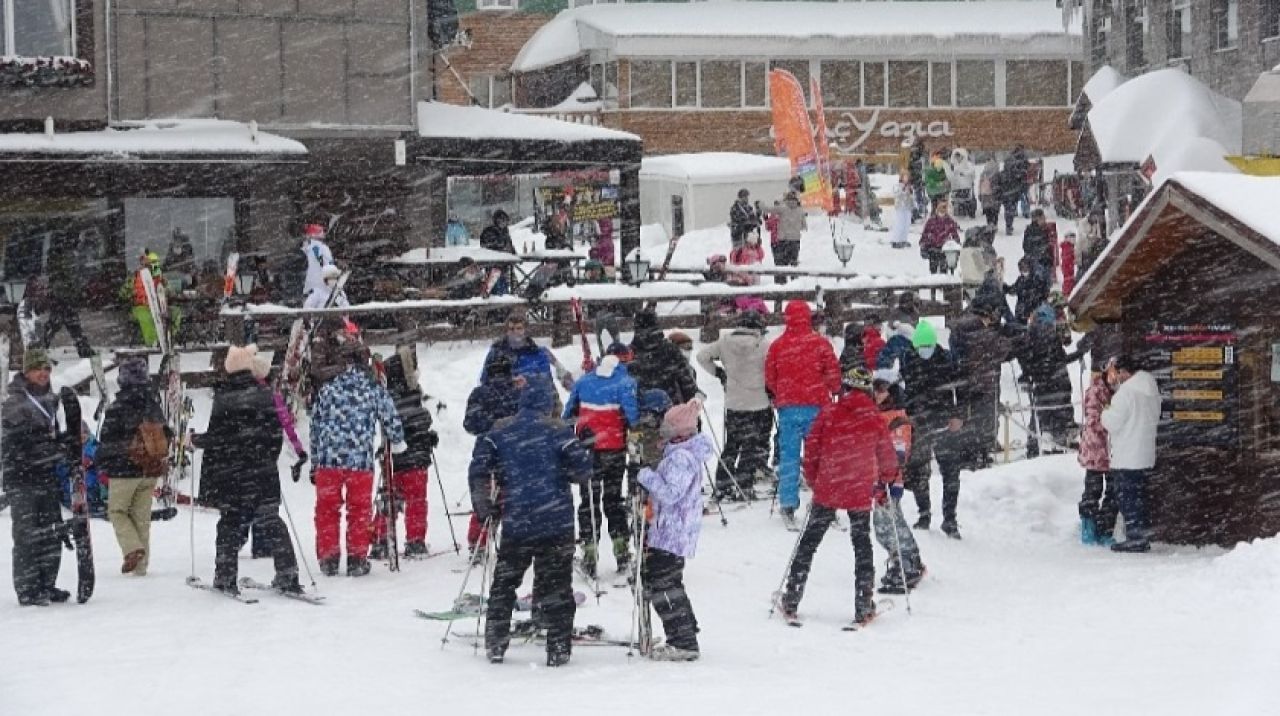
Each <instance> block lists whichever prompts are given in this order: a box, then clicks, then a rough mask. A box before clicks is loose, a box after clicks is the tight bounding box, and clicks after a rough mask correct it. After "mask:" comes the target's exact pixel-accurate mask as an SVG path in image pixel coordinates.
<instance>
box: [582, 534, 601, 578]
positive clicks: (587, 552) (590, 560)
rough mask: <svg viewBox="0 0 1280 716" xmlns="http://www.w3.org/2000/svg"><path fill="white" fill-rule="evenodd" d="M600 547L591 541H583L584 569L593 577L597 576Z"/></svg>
mask: <svg viewBox="0 0 1280 716" xmlns="http://www.w3.org/2000/svg"><path fill="white" fill-rule="evenodd" d="M597 551H598V548H597V547H596V545H594V544H591V543H590V542H584V543H582V571H584V572H586V573H587V576H589V577H591V578H592V579H595V578H596V553H597Z"/></svg>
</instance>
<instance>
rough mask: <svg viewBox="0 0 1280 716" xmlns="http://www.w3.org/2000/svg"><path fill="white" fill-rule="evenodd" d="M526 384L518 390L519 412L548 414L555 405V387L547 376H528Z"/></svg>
mask: <svg viewBox="0 0 1280 716" xmlns="http://www.w3.org/2000/svg"><path fill="white" fill-rule="evenodd" d="M528 381H529V382H528V384H527V385H525V387H524V390H522V391H520V412H522V413H526V412H532V413H537V414H538V415H550V414H551V409H552V408H553V407H554V406H555V388H553V387H552V386H551V378H550V377H549V376H542V375H538V376H528Z"/></svg>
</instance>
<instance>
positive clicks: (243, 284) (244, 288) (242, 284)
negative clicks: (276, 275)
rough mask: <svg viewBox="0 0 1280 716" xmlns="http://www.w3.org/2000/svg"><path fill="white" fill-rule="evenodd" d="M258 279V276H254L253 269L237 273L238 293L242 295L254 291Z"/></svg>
mask: <svg viewBox="0 0 1280 716" xmlns="http://www.w3.org/2000/svg"><path fill="white" fill-rule="evenodd" d="M256 280H257V276H254V275H253V272H252V271H246V272H244V273H236V293H238V294H240V295H241V296H248V295H249V294H251V293H253V284H254V282H255V281H256Z"/></svg>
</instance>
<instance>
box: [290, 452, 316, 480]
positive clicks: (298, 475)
mask: <svg viewBox="0 0 1280 716" xmlns="http://www.w3.org/2000/svg"><path fill="white" fill-rule="evenodd" d="M309 457H310V456H309V455H307V454H306V453H305V452H304V453H302V454H300V455H298V461H297V462H295V463H293V466H292V467H290V468H289V471H290V472H291V473H292V475H293V481H294V482H297V481H299V480H301V479H302V466H303V465H305V464H306V463H307V460H308V458H309ZM315 481H316V480H315V474H314V473H312V477H311V484H313V485H314V484H315Z"/></svg>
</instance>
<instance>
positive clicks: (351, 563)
mask: <svg viewBox="0 0 1280 716" xmlns="http://www.w3.org/2000/svg"><path fill="white" fill-rule="evenodd" d="M370 569H371V567H370V566H369V560H368V559H365V558H364V557H347V576H348V577H363V576H364V575H366V574H368V573H369V570H370Z"/></svg>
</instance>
